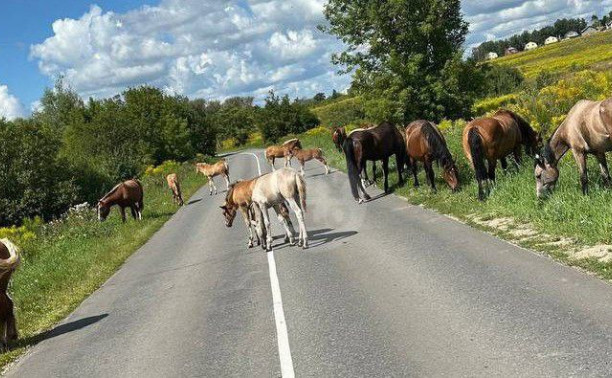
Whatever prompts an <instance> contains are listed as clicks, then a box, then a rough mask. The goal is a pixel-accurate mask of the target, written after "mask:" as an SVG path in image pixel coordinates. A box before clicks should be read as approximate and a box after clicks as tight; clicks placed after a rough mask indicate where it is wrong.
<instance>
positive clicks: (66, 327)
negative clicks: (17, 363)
mask: <svg viewBox="0 0 612 378" xmlns="http://www.w3.org/2000/svg"><path fill="white" fill-rule="evenodd" d="M107 316H108V314H101V315H96V316H90V317H87V318H82V319H79V320H75V321H73V322H70V323H65V324H60V325H58V326H57V327H55V328H53V329H50V330H48V331H45V332H41V333H39V334H38V335H34V336H30V337H26V338H24V339H20V340H18V341H17V343H16V344H17V346H18V347H24V346H30V345H34V344H38V343H40V342H41V341H44V340H47V339H51V338H54V337H56V336H60V335H63V334H66V333H69V332H72V331H77V330H79V329H81V328H85V327H87V326H89V325H92V324H94V323H97V322H99V321H100V320H102V319H104V318H106V317H107Z"/></svg>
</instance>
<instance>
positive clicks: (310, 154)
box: [291, 148, 329, 175]
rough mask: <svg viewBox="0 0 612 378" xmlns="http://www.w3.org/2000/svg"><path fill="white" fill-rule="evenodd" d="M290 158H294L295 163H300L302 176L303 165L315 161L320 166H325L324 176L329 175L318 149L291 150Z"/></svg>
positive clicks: (321, 152)
mask: <svg viewBox="0 0 612 378" xmlns="http://www.w3.org/2000/svg"><path fill="white" fill-rule="evenodd" d="M291 156H293V157H295V158H296V159H297V161H298V162H299V163H300V172H301V173H302V175H303V174H304V164H306V162H307V161H310V160H312V159H315V160H317V161H319V162H320V163H321V164H323V165H324V166H325V174H326V175H327V174H329V167H328V166H327V161H325V158H324V157H323V150H322V149H320V148H309V149H305V150H302V149H297V148H296V149H294V150H291Z"/></svg>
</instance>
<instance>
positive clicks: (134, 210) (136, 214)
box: [130, 205, 138, 220]
mask: <svg viewBox="0 0 612 378" xmlns="http://www.w3.org/2000/svg"><path fill="white" fill-rule="evenodd" d="M130 212H131V213H132V218H134V220H138V213H137V211H136V205H132V206H130Z"/></svg>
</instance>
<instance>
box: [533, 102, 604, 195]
mask: <svg viewBox="0 0 612 378" xmlns="http://www.w3.org/2000/svg"><path fill="white" fill-rule="evenodd" d="M570 149H571V150H572V154H573V155H574V159H576V164H577V165H578V171H579V172H580V185H581V187H582V193H583V194H587V193H588V191H589V188H588V178H587V163H586V161H587V154H593V155H595V158H596V159H597V161H598V162H599V168H600V170H601V176H602V179H603V183H604V185H605V186H608V187H609V186H610V184H611V180H610V172H609V171H608V162H607V160H606V152H608V151H612V98H609V99H607V100H603V101H587V100H583V101H579V102H578V103H577V104H576V105H574V107H573V108H572V109H571V110H570V112H569V114H568V115H567V117H566V118H565V120H564V121H563V123H561V125H560V126H559V127H558V128H557V129H556V130H555V132H554V133H553V135H552V137H551V138H550V140H549V141H548V142H547V143H546V145H545V146H544V152H543V156H537V157H536V164H535V172H534V174H535V178H536V194H537V196H538V197H542V196H543V195H545V194H546V193H547V192H551V191H552V190H553V189H554V188H555V186H556V184H557V181H558V180H559V169H558V167H557V165H558V163H559V160H561V158H562V157H563V155H565V153H567V151H569V150H570Z"/></svg>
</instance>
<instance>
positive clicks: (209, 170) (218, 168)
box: [196, 159, 230, 196]
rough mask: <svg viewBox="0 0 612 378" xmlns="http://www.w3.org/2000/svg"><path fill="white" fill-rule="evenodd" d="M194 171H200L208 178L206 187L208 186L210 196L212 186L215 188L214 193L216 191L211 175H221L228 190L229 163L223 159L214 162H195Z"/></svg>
mask: <svg viewBox="0 0 612 378" xmlns="http://www.w3.org/2000/svg"><path fill="white" fill-rule="evenodd" d="M196 173H202V174H203V175H204V176H206V177H207V178H208V187H209V188H210V195H211V196H212V192H213V188H215V194H217V193H218V191H217V186H216V185H215V181H214V180H213V177H215V176H223V178H224V179H225V185H226V187H227V189H228V190H229V185H230V177H229V165H227V161H226V160H225V159H221V160H219V161H218V162H216V163H215V164H206V163H196Z"/></svg>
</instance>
